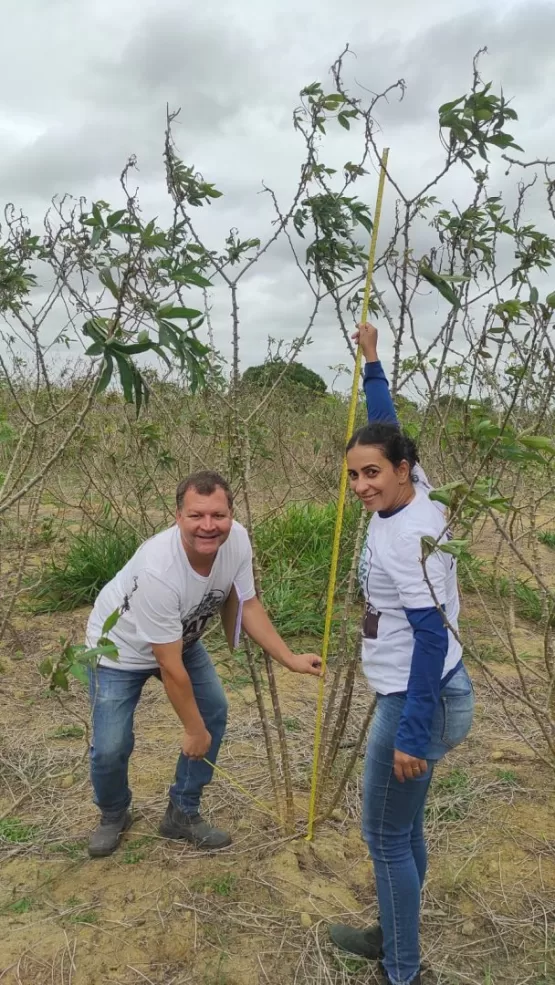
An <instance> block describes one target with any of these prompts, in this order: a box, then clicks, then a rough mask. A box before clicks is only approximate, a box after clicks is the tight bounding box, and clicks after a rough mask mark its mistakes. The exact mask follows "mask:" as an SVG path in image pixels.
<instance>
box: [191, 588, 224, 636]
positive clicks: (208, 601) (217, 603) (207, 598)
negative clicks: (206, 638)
mask: <svg viewBox="0 0 555 985" xmlns="http://www.w3.org/2000/svg"><path fill="white" fill-rule="evenodd" d="M224 599H225V595H224V593H223V592H222V591H221V590H220V589H219V588H215V589H213V590H212V591H211V592H208V594H207V595H204V596H203V597H202V599H201V601H200V602H199V604H198V605H197V607H196V609H193V610H192V612H189V613H187V616H186V617H185V619H183V649H184V650H185V649H186V648H187V647H188V646H191V644H192V643H196V641H197V640H199V639H200V638H201V636H202V634H203V632H204V630H205V629H206V624H207V623H208V622H209V620H210V619H211V618H212V616H214V615H215V614H216V612H218V610H219V609H220V608H221V607H222V605H223V602H224Z"/></svg>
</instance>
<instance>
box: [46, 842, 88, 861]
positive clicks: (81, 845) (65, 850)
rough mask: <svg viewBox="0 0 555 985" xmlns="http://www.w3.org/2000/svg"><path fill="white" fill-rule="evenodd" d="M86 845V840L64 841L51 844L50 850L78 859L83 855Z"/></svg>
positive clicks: (54, 853) (65, 856) (53, 853)
mask: <svg viewBox="0 0 555 985" xmlns="http://www.w3.org/2000/svg"><path fill="white" fill-rule="evenodd" d="M86 847H87V846H86V842H84V841H62V842H60V844H59V845H51V846H50V848H49V851H50V852H51V853H52V855H62V856H63V857H64V858H71V859H78V858H82V857H83V855H84V853H85V849H86Z"/></svg>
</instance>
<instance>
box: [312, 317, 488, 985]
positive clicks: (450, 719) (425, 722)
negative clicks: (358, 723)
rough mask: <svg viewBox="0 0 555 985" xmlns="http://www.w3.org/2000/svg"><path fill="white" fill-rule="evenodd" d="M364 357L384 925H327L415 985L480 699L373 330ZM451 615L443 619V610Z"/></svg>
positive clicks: (435, 514)
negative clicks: (435, 850)
mask: <svg viewBox="0 0 555 985" xmlns="http://www.w3.org/2000/svg"><path fill="white" fill-rule="evenodd" d="M353 337H354V339H355V340H356V341H357V342H359V341H360V345H361V347H362V350H363V353H364V356H365V358H366V366H365V371H364V391H365V395H366V403H367V408H368V420H369V423H368V424H367V425H366V426H365V427H363V428H361V429H360V430H359V431H357V432H356V433H355V434H354V435H353V437H352V439H351V441H350V442H349V444H348V445H347V467H348V470H349V482H350V486H351V489H352V490H353V492H354V493H355V494H356V495H357V496H358V497H359V499H361V500H362V502H363V504H364V506H365V508H366V509H367V510H369V511H371V512H372V513H373V516H372V519H371V521H370V524H369V527H368V535H367V539H366V543H365V546H364V549H363V552H362V557H361V563H360V579H361V585H362V590H363V592H364V597H365V600H366V612H365V618H364V625H363V644H362V662H363V668H364V671H365V673H366V676H367V677H368V680H369V682H370V684H371V686H372V688H373V689H374V690H375V691H376V694H377V705H376V711H375V714H374V717H373V721H372V727H371V730H370V735H369V739H368V751H367V756H366V765H365V774H364V806H363V835H364V838H365V841H366V842H367V844H368V847H369V850H370V855H371V857H372V861H373V864H374V872H375V877H376V888H377V894H378V905H379V922H378V923H377V924H376V925H374V926H373V927H370V928H367V929H366V930H357V929H355V928H353V927H348V926H345V925H343V924H339V925H335V926H332V927H331V928H330V936H331V939H332V940H333V942H334V943H335V944H336V945H338V946H339V947H341V948H342V949H343V950H346V951H350V952H352V953H353V954H358V955H362V956H364V957H366V958H369V959H374V960H379V961H380V963H381V970H382V973H383V976H384V981H385V982H387V983H390V985H409V983H413V985H419V983H420V953H419V943H418V933H419V915H420V894H421V890H422V886H423V883H424V877H425V874H426V845H425V841H424V831H423V824H424V807H425V803H426V797H427V794H428V790H429V787H430V781H431V779H432V773H433V770H434V766H435V764H436V762H438V760H440V759H442V758H443V756H444V755H445V754H446V753H447V752H449V750H450V749H453V748H454V747H455V746H457V745H458V744H459V743H460V742H462V740H463V739H464V738H465V737H466V736H467V735H468V732H469V731H470V727H471V724H472V715H473V709H474V695H473V690H472V684H471V681H470V678H469V677H468V674H467V672H466V670H465V668H464V666H463V663H462V652H461V646H460V644H459V643H458V642H457V640H456V639H455V636H454V635H453V633H452V632H451V631H450V630H449V629H448V628H447V625H446V624H448V625H449V626H452V627H453V628H454V629H456V627H457V619H458V612H459V597H458V590H457V572H456V563H455V559H454V558H453V557H452V556H451V555H449V554H447V553H445V552H443V551H439V550H436V551H434V552H433V553H432V554H430V555H429V556H428V557H427V559H426V560H425V562H424V565H423V562H422V548H421V538H422V537H424V536H428V537H432V538H433V539H434V540H438V539H439V540H440V541H446V540H447V539H448V538H449V533H448V532H446V530H445V522H446V521H445V514H444V511H443V508H442V507H441V506H440V505H439V504H437V503H434V502H432V501H431V500H430V499H429V497H428V492H429V491H430V485H429V483H428V480H427V479H426V476H425V474H424V472H423V470H422V469H421V467H420V466H419V465H418V455H417V451H416V446H415V444H414V442H413V441H412V440H411V439H410V438H408V437H407V436H406V435H404V434H403V433H402V431H401V429H400V427H399V422H398V420H397V415H396V413H395V408H394V406H393V402H392V399H391V395H390V393H389V387H388V383H387V380H386V377H385V375H384V372H383V369H382V366H381V363H380V362H379V360H378V353H377V338H378V333H377V330H376V329H375V328H374V327H373V326H372V325H361V326H360V330H359V332H357V333H356V334H355V335H354V336H353ZM441 610H443V612H442V611H441Z"/></svg>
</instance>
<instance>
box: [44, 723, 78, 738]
mask: <svg viewBox="0 0 555 985" xmlns="http://www.w3.org/2000/svg"><path fill="white" fill-rule="evenodd" d="M84 734H85V729H84V728H83V727H82V726H81V725H60V727H59V728H57V729H55V731H54V732H52V733H51V738H52V739H82V738H83V736H84Z"/></svg>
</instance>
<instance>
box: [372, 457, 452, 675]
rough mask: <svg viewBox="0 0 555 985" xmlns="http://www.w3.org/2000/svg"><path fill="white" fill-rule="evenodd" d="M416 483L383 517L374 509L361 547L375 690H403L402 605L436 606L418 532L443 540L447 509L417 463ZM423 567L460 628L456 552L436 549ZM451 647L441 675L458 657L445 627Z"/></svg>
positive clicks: (407, 636)
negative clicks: (407, 496)
mask: <svg viewBox="0 0 555 985" xmlns="http://www.w3.org/2000/svg"><path fill="white" fill-rule="evenodd" d="M417 473H418V479H419V481H418V484H417V485H416V486H415V490H416V495H415V497H414V499H413V500H412V501H411V502H410V503H409V504H408V505H407V506H405V507H404V508H403V509H401V510H399V512H398V513H394V514H393V515H392V516H388V517H381V516H380V515H379V513H374V515H373V517H372V519H371V520H370V523H369V525H368V533H367V536H366V542H365V545H364V548H363V551H362V555H361V559H360V566H359V577H360V583H361V588H362V591H363V594H364V598H365V600H366V613H365V618H364V625H363V640H362V665H363V669H364V673H365V674H366V676H367V678H368V680H369V682H370V684H371V686H372V687H373V688H374V690H375V691H377V692H378V694H392V693H395V692H402V691H406V690H407V686H408V682H409V676H410V669H411V662H412V652H413V649H414V633H413V630H412V627H411V625H410V623H409V621H408V619H407V616H406V614H405V611H404V610H405V609H426V608H430V607H432V606H433V607H435V604H436V603H435V600H434V597H433V595H432V593H431V591H430V589H429V587H428V585H427V583H426V580H425V578H424V572H423V570H422V564H421V557H422V547H421V543H420V538H421V537H425V536H429V537H433V538H434V540H435V539H437V538H438V537H441V536H442V535H443V536H442V540H443V542H445V541H447V540H449V539H450V534H449V533H448V532H447V533H445V512H444V510H443V508H442V507H441V505H440V504H438V503H435V502H433V501H432V500H430V499H429V498H428V492H429V490H430V484H429V482H428V480H427V478H426V476H425V474H424V472H423V471H422V469H420V468H419V467H417ZM426 572H427V575H428V578H429V580H430V583H431V585H432V586H433V589H434V592H435V595H436V597H437V601H438V602H439V603H440V604H441V605H443V606H445V613H446V616H447V618H448V620H449V622H450V624H451V625H452V626H453V627H454V628H455V629H457V628H458V616H459V593H458V588H457V565H456V561H455V558H454V557H452V555H450V554H445V553H444V552H443V551H434V553H433V554H431V555H430V556H429V557H428V559H427V561H426ZM448 637H449V647H448V651H447V656H446V658H445V665H444V669H443V676H444V677H445V675H446V674H448V673H449V671H450V670H452V669H453V668H454V667H455V666H456V665H457V664H458V662H459V660H460V659H461V655H462V648H461V645H460V643H458V642H457V640H456V639H455V637H454V636H453V633H452V632H451V631H450V630H448Z"/></svg>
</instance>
